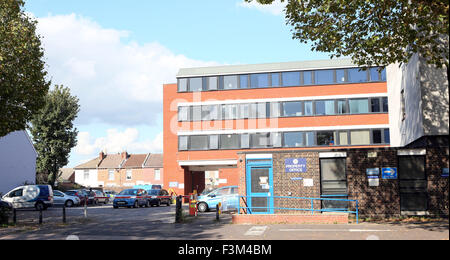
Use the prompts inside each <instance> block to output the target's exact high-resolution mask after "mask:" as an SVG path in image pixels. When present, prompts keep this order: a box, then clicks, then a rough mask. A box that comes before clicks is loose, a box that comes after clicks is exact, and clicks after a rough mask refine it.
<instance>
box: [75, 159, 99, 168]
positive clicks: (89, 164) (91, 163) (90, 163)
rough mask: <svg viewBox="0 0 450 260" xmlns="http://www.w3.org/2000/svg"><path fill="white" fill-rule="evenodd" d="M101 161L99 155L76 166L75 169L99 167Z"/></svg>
mask: <svg viewBox="0 0 450 260" xmlns="http://www.w3.org/2000/svg"><path fill="white" fill-rule="evenodd" d="M99 163H100V158H99V157H97V158H95V159H92V160H90V161H88V162H85V163H83V164H80V165H78V166H75V168H74V169H97V166H98V164H99Z"/></svg>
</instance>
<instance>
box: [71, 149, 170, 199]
mask: <svg viewBox="0 0 450 260" xmlns="http://www.w3.org/2000/svg"><path fill="white" fill-rule="evenodd" d="M162 162H163V156H162V154H153V153H148V154H128V153H127V152H122V153H117V154H106V153H104V152H100V153H99V156H98V157H96V158H94V159H92V160H90V161H88V162H86V163H83V164H81V165H78V166H76V167H75V168H74V170H75V183H77V184H79V185H82V186H84V187H89V188H103V189H105V190H116V191H120V190H123V189H125V188H132V187H136V186H144V185H145V186H151V185H162V184H163V182H164V181H163V174H164V173H163V172H164V171H163V164H162Z"/></svg>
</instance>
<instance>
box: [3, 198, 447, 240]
mask: <svg viewBox="0 0 450 260" xmlns="http://www.w3.org/2000/svg"><path fill="white" fill-rule="evenodd" d="M185 212H187V206H186V207H185ZM66 213H67V224H62V209H61V208H51V209H49V210H47V211H44V218H43V221H44V224H43V225H41V226H39V225H37V221H38V212H36V211H33V210H28V211H20V212H18V217H17V221H18V226H17V227H10V228H0V240H2V239H8V240H9V239H20V240H26V239H33V240H41V239H43V240H47V239H50V240H67V239H75V240H76V239H79V240H252V241H263V240H448V239H449V225H448V221H445V222H426V223H385V224H374V223H363V224H358V225H357V224H345V225H339V224H334V225H281V224H280V225H234V224H231V217H230V216H229V215H223V216H222V217H221V220H220V221H216V219H215V212H209V213H202V214H200V215H199V217H197V218H194V219H190V218H188V219H187V221H186V223H183V224H176V223H174V222H175V206H173V205H172V206H170V207H167V206H161V207H150V208H137V209H128V208H120V209H113V208H112V206H111V205H104V206H99V207H89V208H88V211H87V213H88V218H87V219H85V218H84V210H83V208H82V207H81V208H70V209H67V211H66Z"/></svg>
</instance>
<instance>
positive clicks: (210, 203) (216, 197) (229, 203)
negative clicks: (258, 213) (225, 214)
mask: <svg viewBox="0 0 450 260" xmlns="http://www.w3.org/2000/svg"><path fill="white" fill-rule="evenodd" d="M219 202H220V203H222V206H223V208H226V209H227V210H232V209H237V206H238V203H239V194H238V187H237V186H227V187H221V188H217V189H214V190H211V191H209V192H207V193H202V194H201V195H199V196H198V198H197V209H198V211H199V212H206V211H209V210H210V209H215V208H216V206H217V204H219Z"/></svg>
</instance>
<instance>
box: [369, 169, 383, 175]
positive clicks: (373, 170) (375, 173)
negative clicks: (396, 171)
mask: <svg viewBox="0 0 450 260" xmlns="http://www.w3.org/2000/svg"><path fill="white" fill-rule="evenodd" d="M366 174H367V176H379V175H380V168H367V169H366Z"/></svg>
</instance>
